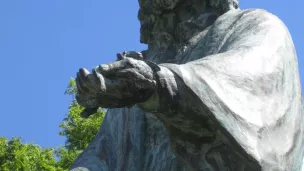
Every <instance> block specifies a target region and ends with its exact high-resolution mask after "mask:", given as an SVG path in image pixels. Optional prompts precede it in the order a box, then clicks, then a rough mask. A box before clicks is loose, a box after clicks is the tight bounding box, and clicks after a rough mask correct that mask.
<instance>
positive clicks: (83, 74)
mask: <svg viewBox="0 0 304 171" xmlns="http://www.w3.org/2000/svg"><path fill="white" fill-rule="evenodd" d="M89 74H90V72H89V71H88V70H87V69H85V68H80V69H79V76H80V79H85V78H86V77H87V75H89Z"/></svg>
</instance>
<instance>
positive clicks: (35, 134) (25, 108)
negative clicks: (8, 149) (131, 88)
mask: <svg viewBox="0 0 304 171" xmlns="http://www.w3.org/2000/svg"><path fill="white" fill-rule="evenodd" d="M240 6H241V8H242V9H246V8H263V9H266V10H268V11H269V12H271V13H274V14H276V15H277V16H279V17H280V18H281V19H282V20H283V21H284V22H285V24H286V25H287V27H288V28H289V30H290V32H291V35H292V37H293V40H294V43H295V46H296V49H297V53H298V58H299V66H300V75H301V79H302V82H303V79H304V78H303V76H304V75H303V74H304V73H303V71H304V69H303V67H304V60H303V59H302V58H301V57H302V56H303V55H304V47H303V44H304V39H303V38H304V37H303V30H304V27H303V24H302V22H303V17H301V16H303V10H301V9H303V6H304V1H303V0H293V1H277V0H254V1H252V0H240ZM137 10H138V2H137V0H128V1H126V0H120V1H117V0H111V1H103V0H98V1H97V0H1V1H0V73H1V78H0V109H1V111H0V116H1V119H0V136H6V137H8V138H11V137H13V136H21V137H23V140H24V141H25V142H33V143H37V144H39V145H41V146H42V147H55V146H59V145H62V144H64V140H65V139H64V138H63V137H59V135H58V132H59V128H58V125H59V123H60V122H61V121H62V119H63V118H64V116H65V114H66V113H67V111H68V105H69V103H70V101H71V97H68V96H65V95H64V91H65V89H66V86H67V84H68V80H69V78H70V77H74V76H75V73H76V72H77V70H78V68H81V67H86V68H92V67H94V66H96V65H98V64H102V63H107V62H110V61H113V60H115V54H116V53H117V52H122V51H125V50H143V49H144V48H146V46H145V45H142V44H140V43H139V23H138V21H137Z"/></svg>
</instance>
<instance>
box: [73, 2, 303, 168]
mask: <svg viewBox="0 0 304 171" xmlns="http://www.w3.org/2000/svg"><path fill="white" fill-rule="evenodd" d="M139 4H140V10H139V13H138V18H139V20H140V23H141V29H140V32H141V39H140V40H141V42H142V43H146V44H148V50H146V51H142V52H133V51H130V52H124V53H121V54H118V55H117V61H115V62H112V63H109V64H103V65H99V66H98V67H96V68H94V69H93V70H92V72H91V73H90V72H89V71H87V70H86V69H80V70H79V72H78V73H77V79H76V81H77V87H78V94H77V97H76V98H77V101H78V102H79V104H80V105H82V106H84V107H86V110H85V111H84V112H83V113H82V115H83V117H88V116H89V115H90V114H92V113H94V111H95V110H96V109H97V108H98V107H104V108H108V109H109V110H108V112H107V115H106V117H105V119H104V121H103V124H102V126H101V128H100V131H99V133H98V134H97V135H96V137H95V139H94V140H93V141H92V142H91V143H90V145H89V146H88V148H87V149H86V150H85V151H84V152H83V153H82V154H81V155H80V156H79V157H78V159H77V160H76V161H75V163H74V165H73V167H72V169H71V170H72V171H188V170H198V171H259V170H264V171H271V170H276V171H301V170H302V161H303V157H304V149H303V147H304V141H303V140H304V137H303V135H304V134H303V133H304V132H303V130H304V129H303V128H304V125H303V123H304V122H303V121H304V118H303V114H302V111H303V109H302V99H301V86H300V79H299V71H298V63H297V56H296V51H295V49H294V45H293V41H292V39H291V36H290V34H289V32H288V30H287V28H286V26H285V25H284V24H283V23H282V21H280V20H279V19H278V18H277V17H276V16H274V15H273V14H270V13H268V12H267V11H265V10H260V9H249V10H240V9H239V7H238V1H237V0H139Z"/></svg>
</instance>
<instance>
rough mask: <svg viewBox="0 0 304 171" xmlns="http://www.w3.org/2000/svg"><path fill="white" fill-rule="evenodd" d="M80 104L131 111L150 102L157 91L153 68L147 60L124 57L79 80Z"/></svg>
mask: <svg viewBox="0 0 304 171" xmlns="http://www.w3.org/2000/svg"><path fill="white" fill-rule="evenodd" d="M76 83H77V88H78V93H77V95H76V99H77V101H78V103H79V104H80V105H82V106H84V107H86V108H98V107H103V108H119V107H131V106H133V105H135V104H136V103H141V102H144V101H146V100H147V99H148V98H149V97H150V96H151V95H152V94H153V93H154V91H155V89H156V81H155V78H154V73H153V70H152V68H151V67H150V66H149V65H148V64H147V63H146V62H145V61H143V60H137V59H134V58H129V57H123V58H121V59H120V60H119V61H116V62H113V63H110V64H105V65H100V66H98V67H97V68H96V69H93V71H92V73H89V72H88V71H87V70H86V69H80V70H79V72H78V73H77V78H76Z"/></svg>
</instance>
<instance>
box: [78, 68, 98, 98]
mask: <svg viewBox="0 0 304 171" xmlns="http://www.w3.org/2000/svg"><path fill="white" fill-rule="evenodd" d="M79 80H80V85H81V89H82V90H83V92H85V93H88V92H90V91H96V87H95V86H94V84H95V82H94V79H93V78H92V74H90V72H89V71H88V70H87V69H85V68H81V69H79Z"/></svg>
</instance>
